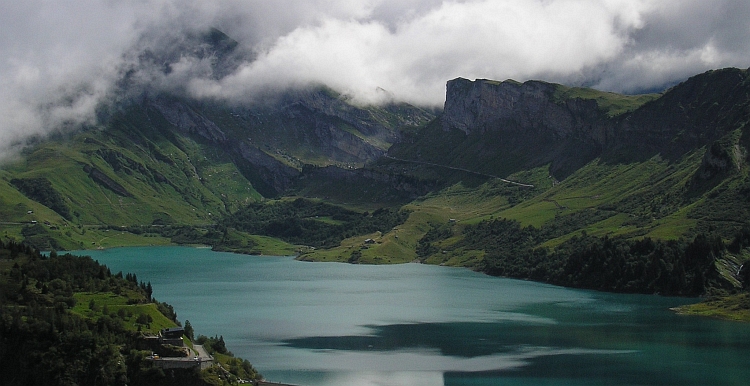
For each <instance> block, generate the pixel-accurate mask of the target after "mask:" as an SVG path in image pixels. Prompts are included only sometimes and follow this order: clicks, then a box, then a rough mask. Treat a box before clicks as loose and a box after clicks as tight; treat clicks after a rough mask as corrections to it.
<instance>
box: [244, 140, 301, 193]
mask: <svg viewBox="0 0 750 386" xmlns="http://www.w3.org/2000/svg"><path fill="white" fill-rule="evenodd" d="M235 151H236V153H237V154H238V155H239V157H240V159H238V160H236V161H235V162H236V163H237V165H238V166H239V168H240V170H242V173H243V174H244V175H245V178H247V179H248V180H249V181H250V182H251V183H252V184H253V187H255V189H256V190H257V191H258V192H259V193H261V194H262V195H264V196H266V197H273V196H276V195H278V194H279V193H281V192H283V191H285V190H286V189H288V188H289V187H291V186H292V184H293V182H294V180H295V178H297V176H299V174H300V172H299V170H297V169H295V168H293V167H291V166H287V165H285V164H284V163H282V162H281V161H279V160H277V159H276V158H274V157H272V156H270V155H268V154H267V153H265V152H263V151H262V150H260V149H258V148H256V147H253V146H250V145H248V144H246V143H240V144H239V146H238V147H237V148H236V150H235Z"/></svg>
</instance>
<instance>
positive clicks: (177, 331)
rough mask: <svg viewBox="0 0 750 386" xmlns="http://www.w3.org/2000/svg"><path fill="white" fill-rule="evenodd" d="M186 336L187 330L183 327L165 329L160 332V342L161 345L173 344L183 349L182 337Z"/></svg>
mask: <svg viewBox="0 0 750 386" xmlns="http://www.w3.org/2000/svg"><path fill="white" fill-rule="evenodd" d="M183 335H185V329H184V328H182V327H172V328H165V329H162V330H161V331H159V342H160V343H161V344H171V345H173V346H178V347H182V346H183V343H184V342H183V340H182V336H183Z"/></svg>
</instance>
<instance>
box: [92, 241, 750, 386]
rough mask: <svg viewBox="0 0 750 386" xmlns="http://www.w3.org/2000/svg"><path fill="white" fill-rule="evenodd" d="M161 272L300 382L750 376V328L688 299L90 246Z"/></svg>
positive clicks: (268, 369)
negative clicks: (701, 314)
mask: <svg viewBox="0 0 750 386" xmlns="http://www.w3.org/2000/svg"><path fill="white" fill-rule="evenodd" d="M81 253H82V254H89V255H91V256H92V257H94V258H95V259H97V260H99V261H100V262H102V263H104V264H107V265H108V266H109V267H110V268H111V269H112V271H113V272H117V271H123V272H132V273H136V274H137V276H138V279H139V280H142V281H150V282H151V283H152V285H153V286H154V296H155V297H156V298H157V299H159V300H161V301H166V302H168V303H170V304H172V305H174V306H175V309H176V310H177V312H178V318H179V319H180V320H181V321H184V320H185V319H189V320H190V322H191V324H192V325H193V326H194V327H195V329H196V331H197V332H198V333H200V334H204V335H215V334H219V335H223V336H224V339H225V340H226V342H227V346H228V347H229V348H230V350H232V351H233V352H234V353H235V354H236V355H238V356H241V357H243V358H246V359H248V360H250V361H251V362H252V363H253V365H254V366H255V367H256V368H258V369H259V370H260V371H261V372H262V373H263V374H264V375H265V376H266V377H267V378H269V379H271V380H275V381H280V382H290V383H296V384H300V385H309V386H315V385H333V386H336V385H394V386H397V385H409V386H411V385H414V386H416V385H474V386H476V385H709V384H710V385H746V384H748V380H750V369H748V366H747V363H748V359H747V358H750V327H749V326H748V325H746V324H740V323H731V322H723V321H717V320H709V319H702V318H695V317H681V316H677V315H674V314H673V313H672V312H671V311H669V310H668V308H669V307H673V306H676V305H679V304H684V303H688V302H690V301H691V300H690V299H678V298H663V297H657V296H640V295H617V294H606V293H597V292H591V291H581V290H571V289H565V288H560V287H554V286H549V285H544V284H539V283H533V282H525V281H518V280H509V279H501V278H494V277H489V276H486V275H483V274H479V273H475V272H471V271H469V270H465V269H455V268H445V267H436V266H426V265H419V264H405V265H395V266H363V265H348V264H339V263H305V262H298V261H295V260H293V259H292V258H290V257H259V256H244V255H236V254H228V253H216V252H212V251H210V250H207V249H196V248H184V247H151V248H123V249H111V250H103V251H86V252H81Z"/></svg>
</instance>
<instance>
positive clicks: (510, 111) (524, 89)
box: [442, 78, 604, 141]
mask: <svg viewBox="0 0 750 386" xmlns="http://www.w3.org/2000/svg"><path fill="white" fill-rule="evenodd" d="M555 87H556V86H555V85H553V84H549V83H545V82H536V81H529V82H526V83H517V82H514V81H505V82H495V81H489V80H484V79H478V80H476V81H474V82H472V81H469V80H466V79H462V78H458V79H454V80H452V81H450V82H448V86H447V93H446V100H445V108H444V114H443V122H442V124H443V128H444V129H445V130H450V129H458V130H461V131H463V132H465V133H466V134H480V135H481V134H484V133H487V132H489V131H500V132H515V133H518V134H534V135H537V136H539V135H542V136H551V137H554V138H566V137H568V136H570V135H573V134H574V133H576V132H581V131H584V130H585V131H587V133H586V134H588V135H591V137H592V138H596V139H597V141H602V140H603V139H604V137H603V136H602V135H598V133H596V132H595V131H596V130H595V129H597V128H599V127H598V126H600V125H598V122H597V121H599V120H601V119H602V118H603V114H602V113H600V112H599V111H598V109H597V104H596V102H595V101H593V100H584V99H578V98H576V99H567V100H565V101H555V100H554V96H553V95H554V92H555ZM599 131H601V130H599Z"/></svg>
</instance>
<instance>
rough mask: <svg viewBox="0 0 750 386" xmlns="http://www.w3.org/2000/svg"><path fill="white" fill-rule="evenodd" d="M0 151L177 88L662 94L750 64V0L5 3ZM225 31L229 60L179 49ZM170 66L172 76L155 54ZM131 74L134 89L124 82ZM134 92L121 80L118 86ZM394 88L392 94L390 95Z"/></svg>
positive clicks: (198, 91) (205, 91)
mask: <svg viewBox="0 0 750 386" xmlns="http://www.w3.org/2000/svg"><path fill="white" fill-rule="evenodd" d="M0 6H1V7H2V9H3V12H2V13H0V52H2V57H0V158H3V157H5V158H7V157H8V156H9V155H12V154H13V151H12V150H14V149H19V148H22V147H23V146H24V144H26V143H27V142H28V141H29V140H30V139H33V138H39V137H44V136H45V135H47V134H49V133H51V132H55V131H65V130H73V129H75V128H76V127H79V126H80V125H81V124H96V116H97V110H98V109H99V110H101V109H102V108H106V107H107V106H112V105H114V104H116V103H117V102H118V101H119V100H121V99H123V98H128V97H131V96H133V95H138V94H142V93H144V92H146V93H149V92H150V93H158V92H162V91H169V92H173V93H180V94H184V95H186V96H189V97H193V98H212V99H218V100H224V101H227V102H232V103H249V102H251V101H252V100H253V99H254V98H257V96H258V95H264V94H267V93H268V92H275V91H278V90H284V89H288V88H295V87H305V86H308V85H311V84H325V85H327V86H329V87H332V88H334V89H335V90H337V91H339V92H341V93H344V94H347V95H349V96H350V97H351V98H352V100H353V101H355V102H358V103H382V102H384V101H390V100H394V99H395V100H398V101H405V102H409V103H412V104H417V105H425V106H440V105H442V103H443V101H444V98H445V82H446V81H447V80H449V79H453V78H456V77H459V76H460V77H464V78H469V79H475V78H489V79H497V80H505V79H509V78H510V79H515V80H518V81H524V80H528V79H540V80H546V81H551V82H559V83H564V84H567V85H572V86H587V87H594V88H597V89H601V90H606V91H615V92H625V93H638V92H644V91H655V90H657V91H658V90H663V89H664V88H665V87H668V86H670V85H673V84H675V83H676V82H679V81H682V80H684V79H685V78H687V77H688V76H691V75H693V74H697V73H700V72H703V71H706V70H709V69H715V68H722V67H729V66H734V67H740V68H746V67H748V66H750V64H748V63H750V28H749V27H748V23H747V20H750V3H748V2H745V1H710V2H707V1H699V0H694V1H686V0H679V1H678V0H671V1H670V0H667V1H665V0H652V1H647V0H643V1H637V0H632V1H631V0H608V1H607V0H604V1H593V0H592V1H585V0H533V1H532V0H502V1H500V0H496V1H481V0H475V1H472V0H464V1H437V0H406V1H405V0H399V1H395V0H359V1H352V0H305V1H301V0H275V1H267V0H263V1H261V0H244V1H242V0H215V1H211V2H206V1H199V0H179V1H178V0H130V1H127V0H123V1H114V0H77V1H45V0H28V1H23V2H18V1H11V0H0ZM211 27H215V28H217V29H219V30H221V31H223V32H225V33H226V34H228V35H229V36H230V37H232V38H233V39H234V40H236V41H237V42H238V46H237V48H236V50H235V51H236V52H235V53H234V56H233V57H232V65H231V66H226V67H224V68H222V69H221V71H218V70H217V68H216V67H213V66H212V63H213V62H212V58H210V57H205V56H201V55H196V54H195V52H193V51H189V52H180V51H179V50H176V48H179V47H181V46H180V44H179V42H180V41H181V40H183V39H185V38H186V37H187V36H190V35H191V34H193V35H194V34H196V33H198V32H201V31H207V30H208V29H209V28H211ZM145 52H149V53H151V54H153V55H152V56H153V57H155V58H157V59H159V60H162V59H164V58H169V60H170V61H171V64H170V67H169V71H164V67H163V66H164V64H163V63H160V62H159V60H145V59H144V53H145ZM126 78H127V82H123V79H126ZM123 85H127V87H125V86H123ZM384 91H385V92H384Z"/></svg>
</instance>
